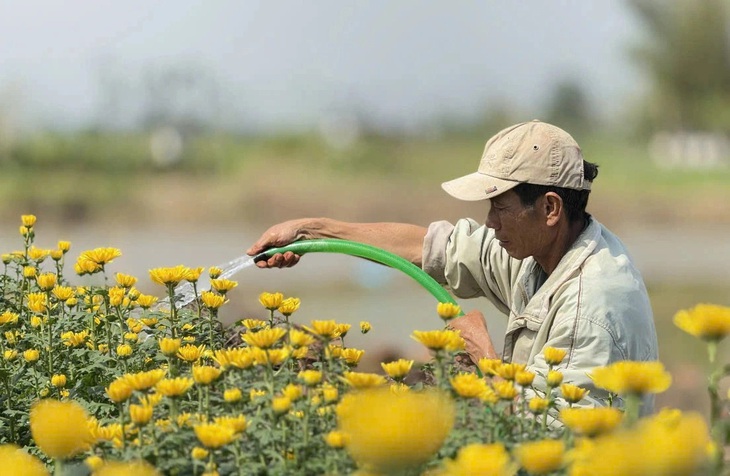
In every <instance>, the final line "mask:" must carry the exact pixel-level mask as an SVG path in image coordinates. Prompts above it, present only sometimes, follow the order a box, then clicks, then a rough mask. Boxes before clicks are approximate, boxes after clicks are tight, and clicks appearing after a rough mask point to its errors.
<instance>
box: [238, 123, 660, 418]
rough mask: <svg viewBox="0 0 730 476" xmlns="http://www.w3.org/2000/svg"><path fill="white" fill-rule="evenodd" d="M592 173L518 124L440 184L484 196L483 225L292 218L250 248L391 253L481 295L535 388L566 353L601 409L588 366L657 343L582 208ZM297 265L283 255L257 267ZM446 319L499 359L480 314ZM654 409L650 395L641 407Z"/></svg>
mask: <svg viewBox="0 0 730 476" xmlns="http://www.w3.org/2000/svg"><path fill="white" fill-rule="evenodd" d="M597 174H598V168H597V166H596V165H594V164H591V163H589V162H586V161H585V160H584V159H583V155H582V152H581V150H580V147H579V146H578V144H577V143H576V142H575V140H573V138H572V137H571V136H570V135H569V134H568V133H567V132H565V131H563V130H562V129H560V128H558V127H555V126H553V125H550V124H547V123H544V122H540V121H531V122H526V123H522V124H517V125H514V126H511V127H508V128H506V129H504V130H502V131H501V132H499V133H498V134H497V135H495V136H494V137H492V138H491V139H489V141H488V142H487V144H486V147H485V149H484V154H483V155H482V158H481V162H480V164H479V168H478V171H477V172H475V173H472V174H469V175H466V176H464V177H461V178H457V179H455V180H451V181H449V182H445V183H444V184H443V185H442V187H443V189H444V190H445V191H446V192H447V193H449V194H450V195H452V196H454V197H455V198H457V199H460V200H468V201H476V200H483V201H489V203H490V205H491V207H490V208H489V212H488V215H487V220H486V224H485V225H480V224H479V223H477V222H476V221H474V220H471V219H462V220H459V221H457V223H456V225H452V224H450V223H448V222H435V223H432V224H431V225H430V226H429V227H428V228H423V227H419V226H415V225H408V224H402V223H345V222H340V221H335V220H330V219H326V218H321V219H301V220H292V221H288V222H284V223H282V224H279V225H275V226H273V227H271V228H270V229H269V230H267V231H266V232H265V233H264V234H263V235H262V236H261V238H260V239H259V240H258V241H257V242H256V243H255V244H254V245H253V246H251V248H250V249H249V250H248V251H247V253H248V254H250V255H255V254H257V253H259V252H261V251H264V250H265V249H268V248H270V247H276V246H283V245H285V244H288V243H291V242H293V241H296V240H300V239H312V238H341V239H346V240H353V241H359V242H363V243H367V244H370V245H373V246H377V247H380V248H383V249H385V250H388V251H390V252H392V253H395V254H397V255H400V256H402V257H404V258H406V259H408V260H410V261H411V262H412V263H414V264H416V265H419V266H421V267H422V268H423V269H424V270H425V271H426V272H428V273H429V274H430V275H431V276H432V277H434V278H435V279H436V280H437V281H439V282H440V283H442V284H445V285H448V286H449V287H450V289H451V291H452V292H453V293H454V295H456V296H458V297H461V298H472V297H479V296H485V297H486V298H488V299H489V300H490V301H491V302H492V303H494V304H495V305H496V306H497V308H498V309H499V310H501V311H502V312H504V313H505V314H506V315H507V316H508V322H507V330H506V335H505V344H504V350H503V355H502V359H503V360H504V361H506V362H516V363H524V364H526V365H527V367H528V369H530V370H532V371H533V372H535V373H537V375H538V378H537V379H536V383H537V385H538V386H544V376H545V375H546V374H547V369H548V366H547V364H546V363H545V359H544V357H543V351H544V349H545V348H546V347H555V348H560V349H565V350H567V356H566V358H565V360H564V362H563V363H562V364H561V366H560V370H561V371H562V372H563V375H564V381H565V382H569V383H573V384H575V385H579V386H581V387H585V388H589V389H590V394H589V395H588V396H587V397H586V399H585V400H584V402H582V403H583V404H586V405H605V404H607V401H608V397H609V396H608V394H607V393H606V392H604V391H602V390H600V389H597V388H595V387H594V386H593V385H592V381H591V379H590V377H589V376H588V373H589V372H590V371H591V370H592V369H594V368H595V367H600V366H605V365H608V364H610V363H612V362H616V361H621V360H640V361H646V360H656V359H657V339H656V330H655V328H654V322H653V318H652V311H651V306H650V303H649V298H648V296H647V292H646V288H645V286H644V283H643V280H642V278H641V275H640V274H639V272H638V271H637V270H636V268H635V267H634V265H633V263H632V260H631V258H630V256H629V255H628V253H627V251H626V249H625V247H624V245H623V244H622V243H621V241H620V240H619V239H618V238H617V237H616V236H614V235H613V234H612V233H611V232H610V231H608V230H607V229H606V228H605V227H604V226H603V225H601V224H600V223H599V222H598V221H597V220H596V219H594V218H593V217H591V216H590V215H589V214H588V213H586V211H585V208H586V205H587V202H588V195H589V193H590V189H591V185H592V182H593V179H594V178H595V177H596V176H597ZM298 261H299V256H297V255H294V254H293V253H291V252H288V253H284V254H277V255H274V256H272V257H271V258H269V259H268V260H267V261H262V262H260V263H259V264H258V266H259V267H263V268H265V267H288V266H293V265H294V264H296V263H297V262H298ZM450 325H451V327H453V328H455V329H458V330H460V331H461V335H462V337H463V338H464V340H465V342H466V350H467V352H468V354H469V356H470V358H471V359H472V360H473V361H474V362H476V361H478V360H479V359H480V358H482V357H487V358H498V357H499V356H498V355H497V353H496V352H495V349H494V346H493V345H492V340H491V337H490V335H489V330H488V328H487V325H486V321H485V319H484V316H483V315H482V314H481V313H480V312H479V311H471V312H468V313H466V314H465V315H464V316H463V317H460V318H458V319H456V320H454V321H452V322H451V324H450ZM651 405H652V400H651V398H647V399H646V401H645V402H644V406H643V411H642V413H647V412H649V411H651Z"/></svg>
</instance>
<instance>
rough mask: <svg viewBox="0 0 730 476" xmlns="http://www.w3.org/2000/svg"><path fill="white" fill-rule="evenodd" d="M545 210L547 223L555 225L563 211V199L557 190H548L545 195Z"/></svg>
mask: <svg viewBox="0 0 730 476" xmlns="http://www.w3.org/2000/svg"><path fill="white" fill-rule="evenodd" d="M543 212H544V213H545V224H546V225H547V226H555V225H557V223H558V221H559V220H560V215H561V214H562V213H563V199H562V198H560V195H558V194H557V193H555V192H548V193H546V194H545V195H543Z"/></svg>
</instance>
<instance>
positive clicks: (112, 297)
mask: <svg viewBox="0 0 730 476" xmlns="http://www.w3.org/2000/svg"><path fill="white" fill-rule="evenodd" d="M108 292H109V304H110V305H112V306H121V305H122V302H124V295H125V294H126V292H127V290H126V289H124V288H122V287H120V286H114V287H111V288H109V290H108Z"/></svg>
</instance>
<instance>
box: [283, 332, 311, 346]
mask: <svg viewBox="0 0 730 476" xmlns="http://www.w3.org/2000/svg"><path fill="white" fill-rule="evenodd" d="M313 343H314V337H313V336H312V335H311V334H307V333H306V332H302V331H299V330H297V329H292V330H290V331H289V344H291V346H292V347H294V348H298V347H306V346H309V345H312V344H313Z"/></svg>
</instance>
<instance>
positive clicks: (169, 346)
mask: <svg viewBox="0 0 730 476" xmlns="http://www.w3.org/2000/svg"><path fill="white" fill-rule="evenodd" d="M158 343H159V345H160V352H162V353H163V354H164V355H166V356H167V357H171V356H173V355H175V354H177V351H178V350H180V345H181V344H182V340H181V339H173V338H171V337H163V338H162V339H160V340H159V342H158Z"/></svg>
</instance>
